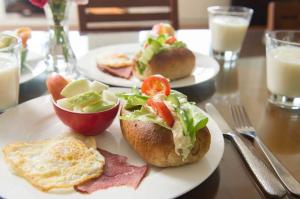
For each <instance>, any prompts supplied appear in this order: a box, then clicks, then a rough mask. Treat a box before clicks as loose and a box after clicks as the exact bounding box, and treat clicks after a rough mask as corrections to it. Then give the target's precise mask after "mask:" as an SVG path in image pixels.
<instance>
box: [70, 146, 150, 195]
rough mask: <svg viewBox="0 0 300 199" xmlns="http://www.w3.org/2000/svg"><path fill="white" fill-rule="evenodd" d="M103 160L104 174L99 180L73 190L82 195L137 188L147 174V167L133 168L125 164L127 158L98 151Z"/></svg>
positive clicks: (96, 179)
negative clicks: (124, 187)
mask: <svg viewBox="0 0 300 199" xmlns="http://www.w3.org/2000/svg"><path fill="white" fill-rule="evenodd" d="M98 150H99V152H100V153H101V154H102V155H103V156H104V158H105V167H104V172H103V174H102V175H101V176H100V177H99V178H95V179H93V180H90V181H88V182H85V183H83V184H80V185H77V186H75V189H76V190H77V191H79V192H83V193H92V192H94V191H97V190H100V189H107V188H110V187H115V186H124V185H127V186H131V187H133V188H134V189H136V188H137V187H138V185H139V184H140V182H141V181H142V179H143V178H144V177H145V175H146V173H147V169H148V167H147V165H143V166H134V165H130V164H128V163H127V157H125V156H121V155H117V154H113V153H110V152H108V151H105V150H102V149H98Z"/></svg>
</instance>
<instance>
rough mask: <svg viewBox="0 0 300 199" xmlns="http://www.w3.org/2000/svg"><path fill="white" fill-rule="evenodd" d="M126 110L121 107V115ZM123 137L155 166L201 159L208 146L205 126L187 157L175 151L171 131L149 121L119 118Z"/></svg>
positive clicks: (177, 164)
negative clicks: (183, 157) (183, 158)
mask: <svg viewBox="0 0 300 199" xmlns="http://www.w3.org/2000/svg"><path fill="white" fill-rule="evenodd" d="M126 112H127V110H125V109H124V108H122V110H121V113H120V114H121V115H123V114H126ZM120 124H121V130H122V134H123V136H124V138H125V139H126V140H127V142H128V143H129V144H130V145H131V147H132V148H133V149H134V150H135V151H136V152H137V153H138V154H139V155H140V156H141V158H142V159H144V160H145V161H146V162H147V163H149V164H152V165H155V166H157V167H173V166H180V165H184V164H188V163H192V162H195V161H197V160H199V159H201V158H202V157H203V156H204V155H205V154H206V152H207V151H208V149H209V146H210V132H209V130H208V129H207V128H206V127H205V128H203V129H201V130H200V132H198V133H197V138H196V142H195V145H194V148H193V149H192V151H191V153H190V154H189V156H188V157H187V159H185V160H182V158H181V157H180V156H179V155H177V154H176V153H175V146H174V141H173V135H172V132H171V131H170V130H168V129H166V128H164V127H161V126H159V125H157V124H154V123H151V122H142V121H138V120H120Z"/></svg>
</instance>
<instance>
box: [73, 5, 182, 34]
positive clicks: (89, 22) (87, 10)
mask: <svg viewBox="0 0 300 199" xmlns="http://www.w3.org/2000/svg"><path fill="white" fill-rule="evenodd" d="M177 4H178V2H177V0H89V3H88V4H87V5H79V6H78V15H79V27H80V31H81V32H90V31H131V30H146V29H150V28H151V27H152V26H153V25H154V24H155V23H158V22H168V23H170V24H171V25H172V26H173V27H174V28H175V29H178V5H177Z"/></svg>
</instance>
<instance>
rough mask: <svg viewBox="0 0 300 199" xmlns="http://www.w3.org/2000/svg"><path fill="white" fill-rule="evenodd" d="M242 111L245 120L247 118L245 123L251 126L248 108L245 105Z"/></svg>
mask: <svg viewBox="0 0 300 199" xmlns="http://www.w3.org/2000/svg"><path fill="white" fill-rule="evenodd" d="M241 111H242V116H243V117H244V120H245V124H246V125H247V126H251V121H250V119H249V117H248V114H247V112H246V109H245V107H244V106H241Z"/></svg>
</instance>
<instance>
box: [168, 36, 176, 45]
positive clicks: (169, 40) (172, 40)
mask: <svg viewBox="0 0 300 199" xmlns="http://www.w3.org/2000/svg"><path fill="white" fill-rule="evenodd" d="M176 40H177V39H176V37H174V36H171V37H169V38H168V39H167V40H166V43H167V44H172V43H174V42H175V41H176Z"/></svg>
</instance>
